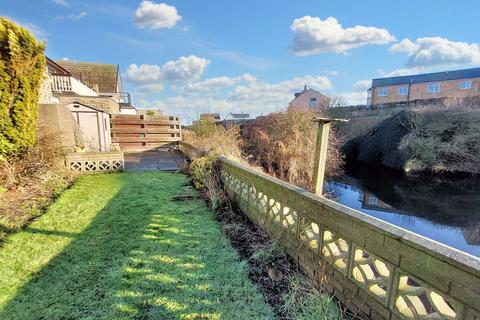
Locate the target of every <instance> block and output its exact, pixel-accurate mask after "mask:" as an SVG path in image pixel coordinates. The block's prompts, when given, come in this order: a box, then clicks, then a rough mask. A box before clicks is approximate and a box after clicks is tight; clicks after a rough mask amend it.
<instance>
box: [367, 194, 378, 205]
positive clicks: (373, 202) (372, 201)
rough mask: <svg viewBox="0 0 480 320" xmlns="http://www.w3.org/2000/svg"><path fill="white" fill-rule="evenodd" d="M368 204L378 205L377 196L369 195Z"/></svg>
mask: <svg viewBox="0 0 480 320" xmlns="http://www.w3.org/2000/svg"><path fill="white" fill-rule="evenodd" d="M368 204H371V205H377V198H376V197H374V196H369V197H368Z"/></svg>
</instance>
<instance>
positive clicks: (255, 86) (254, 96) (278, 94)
mask: <svg viewBox="0 0 480 320" xmlns="http://www.w3.org/2000/svg"><path fill="white" fill-rule="evenodd" d="M305 84H306V85H307V86H308V87H309V88H313V89H316V90H319V91H325V90H330V89H332V83H331V82H330V79H328V77H325V76H304V77H296V78H293V79H290V80H285V81H281V82H276V83H268V82H255V83H252V84H250V85H247V86H243V85H240V86H236V87H235V89H234V90H233V91H232V92H231V94H230V99H232V100H235V101H251V102H252V103H258V102H260V104H264V105H270V107H269V109H270V111H273V110H274V109H276V108H283V107H286V106H287V105H288V103H289V102H290V101H291V100H292V99H293V93H295V92H298V91H301V90H302V88H303V86H304V85H305Z"/></svg>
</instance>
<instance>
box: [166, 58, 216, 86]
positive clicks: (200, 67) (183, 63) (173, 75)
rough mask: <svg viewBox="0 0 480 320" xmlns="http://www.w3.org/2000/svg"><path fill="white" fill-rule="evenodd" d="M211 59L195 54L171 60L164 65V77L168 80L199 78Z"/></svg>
mask: <svg viewBox="0 0 480 320" xmlns="http://www.w3.org/2000/svg"><path fill="white" fill-rule="evenodd" d="M209 63H210V60H207V59H205V58H200V57H197V56H194V55H190V56H188V57H180V58H179V59H178V60H175V61H169V62H167V63H165V64H164V65H163V67H162V77H163V79H164V80H167V81H174V80H187V81H193V80H198V79H199V78H200V76H201V75H202V73H203V72H204V71H205V69H206V68H207V66H208V65H209Z"/></svg>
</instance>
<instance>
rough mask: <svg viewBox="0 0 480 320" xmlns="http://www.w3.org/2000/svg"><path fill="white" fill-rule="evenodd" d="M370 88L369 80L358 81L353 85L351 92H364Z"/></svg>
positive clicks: (370, 82)
mask: <svg viewBox="0 0 480 320" xmlns="http://www.w3.org/2000/svg"><path fill="white" fill-rule="evenodd" d="M371 86H372V81H371V80H359V81H357V82H355V83H354V84H353V90H355V91H365V90H367V89H368V88H370V87H371Z"/></svg>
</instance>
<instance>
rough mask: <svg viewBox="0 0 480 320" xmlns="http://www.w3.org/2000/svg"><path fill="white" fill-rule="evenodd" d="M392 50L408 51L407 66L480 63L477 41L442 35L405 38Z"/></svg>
mask: <svg viewBox="0 0 480 320" xmlns="http://www.w3.org/2000/svg"><path fill="white" fill-rule="evenodd" d="M390 51H392V52H405V53H407V55H408V61H407V63H406V67H407V68H422V67H434V66H443V67H454V66H461V65H472V64H480V46H479V45H478V44H477V43H467V42H455V41H451V40H448V39H445V38H441V37H430V38H418V39H416V40H415V42H413V41H411V40H410V39H403V40H402V41H401V42H399V43H397V44H394V45H393V46H391V47H390Z"/></svg>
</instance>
